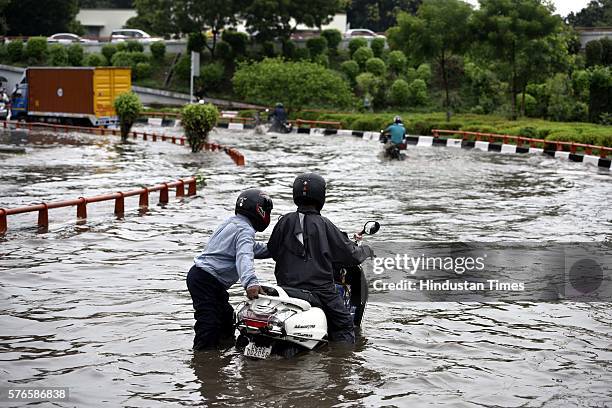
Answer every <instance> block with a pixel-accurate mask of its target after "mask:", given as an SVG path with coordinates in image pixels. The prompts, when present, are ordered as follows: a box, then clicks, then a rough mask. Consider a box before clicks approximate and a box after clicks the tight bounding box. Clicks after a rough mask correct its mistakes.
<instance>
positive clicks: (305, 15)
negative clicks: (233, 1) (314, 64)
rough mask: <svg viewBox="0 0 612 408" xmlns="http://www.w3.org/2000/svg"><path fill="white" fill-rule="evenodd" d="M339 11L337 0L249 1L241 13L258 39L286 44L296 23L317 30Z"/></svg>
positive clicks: (339, 6)
mask: <svg viewBox="0 0 612 408" xmlns="http://www.w3.org/2000/svg"><path fill="white" fill-rule="evenodd" d="M340 9H341V2H340V0H310V1H303V0H251V1H250V2H249V3H248V4H247V5H245V6H244V7H243V8H242V9H241V13H240V14H241V16H242V18H244V20H245V22H246V26H247V30H248V31H249V32H250V33H251V34H253V35H255V36H256V37H257V39H258V40H260V41H266V40H273V39H280V40H282V41H283V42H285V41H288V40H289V38H290V37H291V34H293V32H294V31H295V29H296V27H297V25H298V24H304V25H306V26H308V27H316V28H319V29H320V28H321V26H322V25H323V24H327V23H328V22H330V21H331V19H332V17H333V15H334V14H335V13H336V12H337V11H339V10H340Z"/></svg>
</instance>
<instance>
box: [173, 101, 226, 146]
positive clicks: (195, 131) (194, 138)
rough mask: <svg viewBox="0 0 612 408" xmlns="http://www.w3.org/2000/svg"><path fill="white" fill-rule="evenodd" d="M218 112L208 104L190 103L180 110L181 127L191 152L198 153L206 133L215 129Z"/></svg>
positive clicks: (206, 135) (206, 136) (204, 140)
mask: <svg viewBox="0 0 612 408" xmlns="http://www.w3.org/2000/svg"><path fill="white" fill-rule="evenodd" d="M218 119H219V111H218V110H217V108H216V107H215V106H214V105H213V104H210V103H207V104H203V103H191V104H188V105H185V106H184V107H183V109H182V110H181V126H182V127H183V130H184V131H185V136H186V137H187V140H188V141H189V145H190V146H191V151H192V152H194V153H195V152H199V151H200V150H202V148H203V147H204V143H205V142H206V139H207V138H208V133H210V131H211V130H212V129H213V127H215V125H216V124H217V120H218Z"/></svg>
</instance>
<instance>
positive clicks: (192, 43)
mask: <svg viewBox="0 0 612 408" xmlns="http://www.w3.org/2000/svg"><path fill="white" fill-rule="evenodd" d="M205 46H206V37H205V36H204V34H202V32H196V33H190V34H189V37H188V38H187V52H191V51H195V52H202V50H203V49H204V47H205Z"/></svg>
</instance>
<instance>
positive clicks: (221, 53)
mask: <svg viewBox="0 0 612 408" xmlns="http://www.w3.org/2000/svg"><path fill="white" fill-rule="evenodd" d="M215 56H216V57H217V58H219V59H221V60H223V61H225V62H226V63H227V62H230V61H232V60H233V59H234V52H233V51H232V47H231V45H229V43H226V42H225V41H219V42H218V43H217V45H216V46H215Z"/></svg>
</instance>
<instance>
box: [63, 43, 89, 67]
mask: <svg viewBox="0 0 612 408" xmlns="http://www.w3.org/2000/svg"><path fill="white" fill-rule="evenodd" d="M67 51H68V62H69V63H70V65H72V66H73V67H80V66H81V65H83V58H84V57H85V53H84V52H83V47H82V46H81V44H70V45H69V46H68V49H67Z"/></svg>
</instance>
